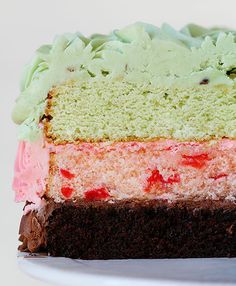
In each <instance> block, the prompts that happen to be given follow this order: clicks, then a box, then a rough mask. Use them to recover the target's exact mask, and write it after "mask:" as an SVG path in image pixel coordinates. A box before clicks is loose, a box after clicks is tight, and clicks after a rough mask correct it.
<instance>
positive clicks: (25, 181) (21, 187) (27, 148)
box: [13, 140, 49, 209]
mask: <svg viewBox="0 0 236 286" xmlns="http://www.w3.org/2000/svg"><path fill="white" fill-rule="evenodd" d="M48 169H49V148H48V146H45V144H44V142H43V141H42V140H40V141H37V142H34V143H29V142H26V141H21V142H20V143H19V147H18V152H17V156H16V161H15V168H14V180H13V189H14V191H15V200H16V202H22V201H23V202H25V201H28V202H31V203H33V204H32V205H29V207H30V206H31V207H30V208H32V207H33V208H36V207H39V205H41V203H42V200H41V197H42V195H43V194H44V192H45V187H46V183H47V182H46V180H47V177H48ZM29 207H28V209H29Z"/></svg>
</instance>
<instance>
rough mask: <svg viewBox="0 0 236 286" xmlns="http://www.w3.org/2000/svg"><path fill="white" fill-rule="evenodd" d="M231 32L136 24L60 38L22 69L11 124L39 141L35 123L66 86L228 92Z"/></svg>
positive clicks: (235, 51) (235, 55) (235, 47)
mask: <svg viewBox="0 0 236 286" xmlns="http://www.w3.org/2000/svg"><path fill="white" fill-rule="evenodd" d="M235 70H236V40H235V32H234V31H228V30H225V29H205V28H203V27H200V26H197V25H193V24H190V25H188V26H186V27H184V28H183V29H182V30H180V31H176V30H175V29H173V28H172V27H170V26H169V25H167V24H164V25H163V26H162V27H161V28H157V27H155V26H152V25H149V24H143V23H136V24H134V25H131V26H128V27H126V28H124V29H121V30H116V31H114V32H113V33H111V34H110V35H108V36H105V35H93V36H91V37H90V38H85V37H84V36H82V35H81V34H78V33H76V34H64V35H61V36H58V37H56V38H55V40H54V42H53V44H52V45H45V46H42V47H41V48H39V49H38V50H37V51H36V56H35V58H34V59H33V61H32V62H31V63H30V64H29V65H28V66H26V68H25V72H24V76H23V79H22V82H21V95H20V96H19V97H18V99H17V101H16V106H15V108H14V111H13V120H14V121H15V122H16V123H18V124H21V126H20V132H19V135H20V138H21V139H25V140H35V139H36V138H37V137H38V136H40V132H41V131H40V128H39V127H38V124H39V119H40V117H41V116H42V114H43V111H44V107H45V99H46V97H47V94H48V91H49V90H50V89H51V88H52V86H55V85H58V84H61V83H63V82H65V81H67V80H81V82H84V81H90V80H91V79H92V80H95V79H96V80H100V79H102V80H104V79H105V80H113V81H120V80H122V81H127V82H130V83H139V84H142V83H145V84H146V83H148V84H150V85H153V86H157V87H170V86H174V87H177V88H179V87H180V88H189V87H193V86H199V83H200V82H202V81H203V80H205V81H207V83H208V86H209V87H210V86H215V87H217V86H224V85H227V86H233V85H234V83H235V80H236V79H235V77H236V76H235V74H236V71H235Z"/></svg>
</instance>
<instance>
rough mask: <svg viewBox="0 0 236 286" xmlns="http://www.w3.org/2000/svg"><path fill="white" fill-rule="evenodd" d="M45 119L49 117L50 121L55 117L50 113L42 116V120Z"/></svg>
mask: <svg viewBox="0 0 236 286" xmlns="http://www.w3.org/2000/svg"><path fill="white" fill-rule="evenodd" d="M44 119H47V120H48V121H50V120H52V119H53V117H52V115H50V114H48V115H46V114H44V115H43V116H42V118H41V121H43V120H44Z"/></svg>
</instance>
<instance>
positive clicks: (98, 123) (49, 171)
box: [13, 23, 236, 259]
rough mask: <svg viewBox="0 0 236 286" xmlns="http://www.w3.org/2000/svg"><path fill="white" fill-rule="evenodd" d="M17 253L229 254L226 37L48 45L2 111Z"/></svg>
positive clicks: (140, 27) (160, 32)
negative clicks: (18, 205) (11, 148)
mask: <svg viewBox="0 0 236 286" xmlns="http://www.w3.org/2000/svg"><path fill="white" fill-rule="evenodd" d="M13 120H14V122H15V123H17V124H18V125H19V127H18V130H19V147H18V152H17V158H16V161H15V173H14V181H13V189H14V191H15V197H16V201H17V202H24V205H25V206H24V213H23V216H22V219H21V224H20V231H19V234H20V241H21V245H20V247H19V249H20V251H29V252H41V251H44V252H47V253H48V254H49V255H51V256H64V257H70V258H81V259H123V258H187V257H224V256H227V257H233V256H236V140H235V139H236V33H235V32H234V31H230V30H227V29H220V28H219V29H218V28H214V29H206V28H203V27H200V26H197V25H194V24H190V25H187V26H185V27H184V28H183V29H181V30H180V31H177V30H175V29H174V28H172V27H171V26H169V25H168V24H163V25H162V26H161V28H157V27H155V26H152V25H149V24H144V23H135V24H133V25H130V26H128V27H125V28H124V29H120V30H115V31H113V32H112V33H111V34H109V35H100V34H95V35H92V36H91V37H88V38H86V37H84V36H83V35H81V34H80V33H74V34H63V35H60V36H57V37H56V38H55V40H54V42H53V43H52V44H51V45H44V46H42V47H40V48H39V49H38V50H37V51H36V55H35V57H34V58H33V60H32V61H31V63H30V64H28V65H27V66H26V68H25V70H24V73H23V79H22V82H21V94H20V96H19V97H18V99H17V101H16V105H15V108H14V110H13Z"/></svg>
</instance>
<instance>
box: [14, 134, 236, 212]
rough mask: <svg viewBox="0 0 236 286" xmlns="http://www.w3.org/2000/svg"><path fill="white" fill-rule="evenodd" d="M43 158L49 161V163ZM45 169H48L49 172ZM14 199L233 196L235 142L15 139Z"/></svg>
mask: <svg viewBox="0 0 236 286" xmlns="http://www.w3.org/2000/svg"><path fill="white" fill-rule="evenodd" d="M49 158H51V159H50V162H49ZM49 170H50V171H49ZM13 187H14V189H15V191H16V200H17V201H29V202H33V203H34V204H36V205H35V207H37V206H38V205H40V203H41V202H42V201H41V197H42V196H43V195H45V193H46V195H47V196H48V197H52V198H54V199H55V201H57V202H59V201H63V200H66V199H73V198H78V197H79V198H84V199H86V200H95V199H101V200H121V199H158V198H160V199H168V200H176V199H192V200H197V199H204V198H206V199H214V200H217V199H222V198H223V199H228V200H235V198H236V141H234V140H228V139H222V140H218V141H209V142H202V143H197V142H177V141H172V140H159V141H155V142H118V143H111V142H106V143H81V144H79V145H72V144H66V145H60V146H53V145H49V144H47V143H44V142H42V141H39V142H35V143H27V142H21V143H20V146H19V150H18V156H17V160H16V164H15V178H14V184H13Z"/></svg>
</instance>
